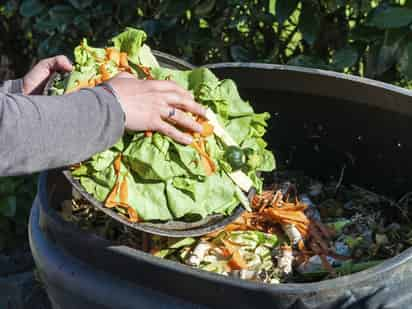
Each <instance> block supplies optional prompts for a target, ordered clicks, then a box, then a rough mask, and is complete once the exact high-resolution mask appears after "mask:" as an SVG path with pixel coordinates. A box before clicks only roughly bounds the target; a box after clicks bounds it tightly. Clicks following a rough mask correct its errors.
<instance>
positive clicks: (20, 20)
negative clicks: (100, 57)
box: [0, 0, 412, 85]
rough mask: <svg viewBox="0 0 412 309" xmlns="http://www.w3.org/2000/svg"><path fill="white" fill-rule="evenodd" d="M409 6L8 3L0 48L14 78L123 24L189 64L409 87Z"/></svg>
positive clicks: (228, 1)
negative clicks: (303, 70)
mask: <svg viewBox="0 0 412 309" xmlns="http://www.w3.org/2000/svg"><path fill="white" fill-rule="evenodd" d="M411 25H412V0H398V1H393V0H392V1H378V0H375V1H364V0H346V1H344V0H316V1H315V0H306V1H299V0H277V1H276V0H267V1H257V0H243V1H242V0H221V1H217V0H188V1H179V0H150V1H131V0H120V1H116V2H115V1H99V0H84V1H80V0H60V1H49V0H22V1H18V0H8V1H6V2H5V4H3V5H0V31H1V33H2V34H3V33H5V34H6V35H5V37H6V39H5V40H4V38H2V40H3V41H2V42H1V43H0V46H1V50H2V52H3V53H6V54H7V55H8V56H9V57H10V58H11V59H12V60H13V65H14V66H15V67H16V69H17V73H19V74H20V75H21V74H22V73H23V72H24V71H26V70H27V68H28V66H29V65H30V64H31V63H32V62H33V61H34V60H36V59H38V58H43V57H46V56H50V55H54V54H58V53H65V54H68V55H71V53H72V49H73V46H74V45H76V44H77V43H78V42H79V40H80V39H81V38H82V37H85V36H86V37H90V38H92V44H97V45H99V44H100V45H102V44H104V43H105V42H106V40H107V38H109V37H111V36H113V34H115V33H117V32H119V31H120V30H123V29H124V27H125V26H134V27H140V28H143V29H145V30H146V32H147V33H148V35H149V37H150V42H149V43H150V44H151V45H152V46H154V47H155V48H157V49H160V50H162V51H166V52H169V53H172V54H174V55H176V56H180V57H183V58H184V59H186V60H188V61H190V62H192V63H194V64H204V63H210V62H220V61H260V62H269V63H288V64H293V65H302V66H310V67H317V68H323V69H331V70H335V71H343V72H348V73H352V74H357V75H364V76H368V77H372V78H376V79H380V80H384V81H387V82H391V83H397V84H400V85H406V84H407V81H408V80H410V79H412V61H410V60H409V59H411V58H412V30H411Z"/></svg>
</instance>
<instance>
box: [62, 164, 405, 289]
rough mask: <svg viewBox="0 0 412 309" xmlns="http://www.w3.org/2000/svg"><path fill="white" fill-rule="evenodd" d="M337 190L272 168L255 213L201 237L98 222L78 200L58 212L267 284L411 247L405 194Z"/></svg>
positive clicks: (158, 252)
mask: <svg viewBox="0 0 412 309" xmlns="http://www.w3.org/2000/svg"><path fill="white" fill-rule="evenodd" d="M335 188H336V183H334V182H330V183H321V182H319V181H317V180H314V179H312V178H309V177H306V176H299V177H295V176H293V175H292V174H290V175H289V173H287V172H282V173H280V172H279V173H276V177H275V182H274V184H272V185H271V186H270V187H268V188H266V190H264V191H263V192H262V193H261V194H258V195H256V196H255V197H254V199H253V203H252V206H253V211H252V212H245V213H244V214H243V215H242V216H241V217H239V218H238V219H237V220H236V221H234V222H232V223H231V224H229V225H227V226H226V227H225V228H224V229H223V230H220V231H217V232H214V233H210V234H208V235H205V236H202V237H189V238H167V237H161V236H154V235H150V234H147V233H143V232H139V231H135V230H132V229H130V228H128V227H126V226H122V225H121V224H119V223H117V222H114V221H112V220H111V219H110V218H108V217H106V219H105V220H106V221H104V220H102V217H104V216H105V215H103V214H101V213H100V212H99V211H98V210H95V209H94V208H92V206H90V205H88V204H87V202H85V201H81V200H74V201H66V206H65V207H63V210H62V216H63V217H64V218H65V219H66V220H68V221H72V222H74V223H75V224H77V225H79V226H80V227H82V228H84V229H86V230H89V231H91V232H94V233H97V234H99V235H101V236H102V237H105V238H107V239H109V240H112V241H113V242H115V243H119V244H123V245H127V246H130V247H132V248H135V249H137V250H143V251H145V252H150V253H151V254H152V255H154V256H156V257H159V258H163V259H168V260H173V261H177V262H179V263H182V264H183V265H186V266H188V267H195V268H198V269H202V270H205V271H210V272H214V273H217V274H220V275H225V276H230V277H233V278H238V279H244V280H252V281H259V282H265V283H270V284H279V283H287V282H315V281H321V280H326V279H330V278H335V277H339V276H344V275H348V274H352V273H355V272H359V271H362V270H364V269H367V268H370V267H373V266H375V265H377V264H379V263H381V262H382V261H384V260H385V259H388V258H391V257H393V256H395V255H397V254H399V253H401V252H402V251H403V250H405V249H407V248H409V247H410V246H412V232H411V222H412V221H411V219H412V212H411V209H412V208H411V207H410V206H411V205H409V203H410V199H409V198H408V196H409V195H405V197H404V198H402V199H400V200H399V201H394V200H392V199H390V198H387V197H385V196H381V195H378V194H376V193H373V192H370V191H368V190H366V189H363V188H360V187H358V186H355V185H343V184H342V185H341V186H340V188H339V190H338V191H336V190H335ZM79 205H82V207H83V208H81V207H80V208H81V210H79ZM66 208H68V209H69V210H70V211H69V212H70V216H68V215H67V212H68V211H67V210H64V209H66ZM82 212H85V213H87V215H83V214H82ZM90 213H93V216H91V215H90ZM80 214H82V215H80ZM91 218H93V219H91ZM103 222H105V223H104V224H103ZM85 226H87V227H85Z"/></svg>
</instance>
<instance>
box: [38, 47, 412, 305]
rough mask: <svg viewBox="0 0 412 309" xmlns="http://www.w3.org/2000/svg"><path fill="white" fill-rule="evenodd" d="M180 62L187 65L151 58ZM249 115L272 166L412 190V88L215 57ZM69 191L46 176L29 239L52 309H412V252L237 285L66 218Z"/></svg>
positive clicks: (389, 190)
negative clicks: (264, 124)
mask: <svg viewBox="0 0 412 309" xmlns="http://www.w3.org/2000/svg"><path fill="white" fill-rule="evenodd" d="M160 61H161V62H162V63H168V64H169V65H170V66H175V67H178V68H180V69H182V68H185V67H189V66H188V65H187V64H185V63H183V62H181V61H178V60H176V59H173V58H170V57H168V56H167V55H164V54H162V55H160ZM210 68H211V69H212V70H213V71H214V72H215V73H216V74H217V75H218V76H219V77H221V78H232V79H234V80H235V81H236V82H237V84H238V86H239V88H240V92H241V94H242V96H243V97H244V98H247V99H249V100H250V101H251V102H252V103H253V106H254V107H255V108H256V110H258V111H268V112H270V113H271V114H272V120H271V125H270V128H269V131H268V133H267V135H266V139H267V140H268V141H269V142H270V146H271V148H272V149H273V150H274V151H275V153H276V157H277V162H278V166H279V168H283V169H284V168H287V169H297V170H304V171H305V172H306V173H307V174H308V175H312V176H317V177H320V178H325V177H337V176H338V175H339V172H340V170H341V168H342V166H343V165H346V173H345V178H344V179H345V181H346V182H348V183H356V184H359V185H362V186H365V187H367V188H371V189H373V190H376V191H377V192H381V193H384V194H388V195H390V196H393V197H398V196H399V195H400V194H402V193H404V192H406V191H409V190H411V189H410V188H412V186H411V180H412V177H411V176H410V175H411V172H412V165H411V164H410V163H409V160H410V158H411V157H412V142H411V141H410V136H409V135H410V134H411V132H412V119H411V117H412V95H411V92H409V91H407V90H404V89H401V88H397V87H394V86H390V85H387V84H384V83H380V82H376V81H372V80H367V79H360V78H356V77H351V76H347V75H343V74H337V73H333V72H325V71H321V70H314V69H303V68H296V67H289V66H279V65H268V64H238V63H232V64H216V65H212V66H210ZM70 193H71V188H70V186H69V185H68V183H67V182H66V181H65V179H64V177H63V176H62V175H61V173H59V171H51V172H48V173H43V174H42V175H41V177H40V183H39V192H38V195H37V198H36V200H35V202H34V205H33V209H32V214H31V218H30V242H31V248H32V251H33V255H34V259H35V262H36V265H37V267H38V270H39V273H40V275H41V278H42V279H43V282H44V284H45V287H46V289H47V292H48V294H49V297H50V299H51V301H52V303H53V306H54V308H62V309H68V308H76V309H83V308H88V309H93V308H117V309H120V308H159V307H164V308H174V307H176V308H177V307H179V308H192V307H193V308H201V307H203V306H210V307H222V308H258V307H261V308H282V309H283V308H295V309H300V308H324V309H326V308H412V297H411V293H410V289H411V288H410V287H409V286H410V285H411V283H412V262H411V258H412V249H408V250H406V251H404V252H403V253H402V254H400V255H398V256H396V257H394V258H391V259H388V260H386V261H385V262H384V263H382V264H380V265H378V266H376V267H373V268H370V269H368V270H366V271H362V272H359V273H356V274H353V275H350V276H345V277H341V278H337V279H333V280H327V281H323V282H319V283H306V284H279V285H269V284H262V283H255V282H249V281H241V280H236V279H232V278H228V277H224V276H220V275H215V274H213V273H208V272H203V271H199V270H196V269H192V268H189V267H186V266H183V265H181V264H178V263H175V262H172V261H166V260H161V259H158V258H155V257H152V256H151V255H149V254H146V253H143V252H141V251H137V250H134V249H131V248H128V247H124V246H116V245H114V244H112V243H110V242H108V241H106V240H104V239H101V238H99V237H97V236H94V235H91V234H88V233H86V232H84V231H81V230H79V229H78V228H77V227H76V226H74V225H72V224H70V223H67V222H64V221H63V220H62V219H60V217H59V216H58V214H57V212H56V208H58V207H59V205H60V203H61V201H62V200H64V199H66V198H70Z"/></svg>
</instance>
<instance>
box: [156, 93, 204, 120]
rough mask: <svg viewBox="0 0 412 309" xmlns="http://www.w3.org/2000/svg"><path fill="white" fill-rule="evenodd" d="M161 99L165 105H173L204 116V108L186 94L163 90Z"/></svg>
mask: <svg viewBox="0 0 412 309" xmlns="http://www.w3.org/2000/svg"><path fill="white" fill-rule="evenodd" d="M162 99H163V100H164V102H165V103H166V104H167V105H171V106H174V107H176V108H178V109H181V110H184V111H186V112H190V113H193V114H196V115H199V116H202V117H205V115H206V110H205V108H204V107H203V106H202V105H200V104H198V103H196V102H195V101H194V100H193V98H192V97H191V98H188V97H187V95H182V94H181V93H178V92H164V93H163V94H162Z"/></svg>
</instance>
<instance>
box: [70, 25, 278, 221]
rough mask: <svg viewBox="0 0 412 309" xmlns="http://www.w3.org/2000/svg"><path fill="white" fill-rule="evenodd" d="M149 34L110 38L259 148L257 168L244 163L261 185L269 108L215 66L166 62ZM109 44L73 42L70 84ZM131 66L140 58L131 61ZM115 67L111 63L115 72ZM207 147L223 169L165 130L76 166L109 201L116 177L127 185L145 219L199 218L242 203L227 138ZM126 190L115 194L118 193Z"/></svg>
mask: <svg viewBox="0 0 412 309" xmlns="http://www.w3.org/2000/svg"><path fill="white" fill-rule="evenodd" d="M145 40H146V34H145V33H144V32H143V31H141V30H137V29H133V28H127V29H126V31H124V32H123V33H120V34H119V35H117V36H115V37H114V38H113V39H111V41H110V42H112V44H113V47H114V48H117V49H118V50H120V51H121V52H126V53H127V54H128V60H129V62H130V63H131V64H132V68H134V70H135V71H136V72H137V71H138V69H139V65H141V66H145V67H149V68H150V69H151V75H152V76H153V77H154V79H158V80H165V79H168V80H173V81H175V82H177V83H178V84H179V85H180V86H182V87H183V88H185V89H187V90H189V91H190V92H192V93H193V94H194V96H195V99H196V101H197V102H199V103H201V104H203V105H205V106H207V107H210V108H211V109H212V110H213V111H214V112H215V113H217V115H218V118H219V120H220V121H221V123H222V124H223V126H224V127H225V128H226V130H227V131H228V132H229V134H230V135H231V136H232V137H233V139H234V140H235V141H236V142H237V143H238V144H239V145H240V146H241V147H249V148H252V149H254V150H255V152H256V155H257V156H258V157H259V158H260V159H259V160H258V162H261V164H260V165H258V166H257V167H256V169H255V170H245V172H246V173H247V174H248V175H249V176H250V177H251V179H252V181H253V182H254V184H255V187H256V188H257V189H258V190H260V189H261V187H262V181H261V179H260V178H259V177H257V176H256V171H271V170H273V169H274V168H275V161H274V158H273V155H272V153H271V152H269V151H268V150H266V149H265V148H266V143H265V142H264V140H263V139H262V136H263V134H264V133H265V131H266V126H267V120H268V118H269V114H267V113H263V114H256V113H254V111H253V108H252V107H251V105H250V104H249V102H247V101H244V100H243V99H242V98H241V97H240V95H239V92H238V90H237V87H236V85H235V83H234V82H233V81H232V80H229V79H226V80H219V79H218V78H217V77H216V76H215V75H214V74H213V73H212V72H211V71H210V70H208V69H205V68H197V69H194V70H188V71H181V70H172V69H167V68H162V67H160V66H159V65H158V63H157V61H156V58H155V57H154V56H153V54H152V53H151V51H150V48H149V47H148V46H147V45H144V41H145ZM104 56H105V49H103V48H93V47H90V46H89V45H88V43H87V41H86V40H83V41H82V43H81V44H80V45H79V46H78V47H76V49H75V60H76V66H75V67H76V70H75V71H74V72H73V73H72V74H71V76H70V77H69V78H68V80H67V83H66V84H67V85H68V86H67V88H66V89H71V88H73V87H74V85H75V84H76V83H77V82H78V81H80V80H83V79H87V80H88V79H90V78H93V76H94V75H96V74H98V70H99V65H100V64H99V63H100V61H101V59H104ZM133 65H135V66H134V67H133ZM116 70H117V68H116V67H115V66H114V67H113V68H111V67H110V66H109V71H110V73H111V74H115V73H116ZM205 147H206V151H207V152H208V154H209V156H210V157H211V159H212V160H213V162H214V163H215V164H216V167H217V170H216V171H215V172H214V174H213V175H211V176H206V173H205V170H204V167H203V165H202V160H201V157H200V155H199V153H198V152H197V151H196V150H195V149H194V148H193V147H191V146H184V145H181V144H179V143H176V142H175V141H173V140H172V139H170V138H169V137H166V136H164V135H162V134H159V133H154V134H153V135H148V136H146V135H145V134H143V133H126V134H125V135H124V136H123V138H122V139H121V140H120V141H119V142H118V143H117V144H116V145H114V146H113V147H111V148H110V149H108V150H106V151H104V152H101V153H98V154H96V155H94V156H93V157H92V158H90V159H89V160H88V161H86V162H83V164H82V165H81V166H80V167H79V168H77V169H76V170H74V171H73V175H75V176H76V177H78V178H79V180H80V182H81V184H82V185H83V187H84V188H85V189H86V190H87V191H88V192H89V193H91V194H92V195H93V196H94V197H95V198H96V199H98V200H99V201H102V202H104V201H105V200H106V198H107V196H108V194H109V193H110V192H111V191H112V189H113V187H114V185H115V184H116V182H123V181H125V182H126V183H127V186H128V195H127V201H122V202H126V203H127V204H128V205H130V206H131V207H133V208H134V209H135V210H136V212H137V214H138V216H139V217H140V218H141V219H142V220H144V221H149V220H161V221H165V220H172V219H188V220H189V219H191V220H194V219H198V218H203V217H205V216H207V215H210V214H230V213H231V212H232V211H233V209H234V208H236V206H237V205H238V204H239V202H240V196H239V192H238V189H237V188H236V185H235V184H234V183H233V182H232V180H231V179H230V178H229V177H228V175H227V173H226V170H225V168H224V166H227V165H225V162H224V160H223V159H222V158H223V153H224V145H222V143H221V141H220V140H219V139H218V138H217V137H215V136H213V135H212V136H209V137H208V138H206V140H205ZM120 155H121V169H120V174H119V175H117V174H116V172H115V170H114V164H113V163H114V161H115V159H116V158H117V157H119V156H120ZM119 199H120V197H119V196H116V197H115V200H116V202H117V201H120V200H119Z"/></svg>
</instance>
